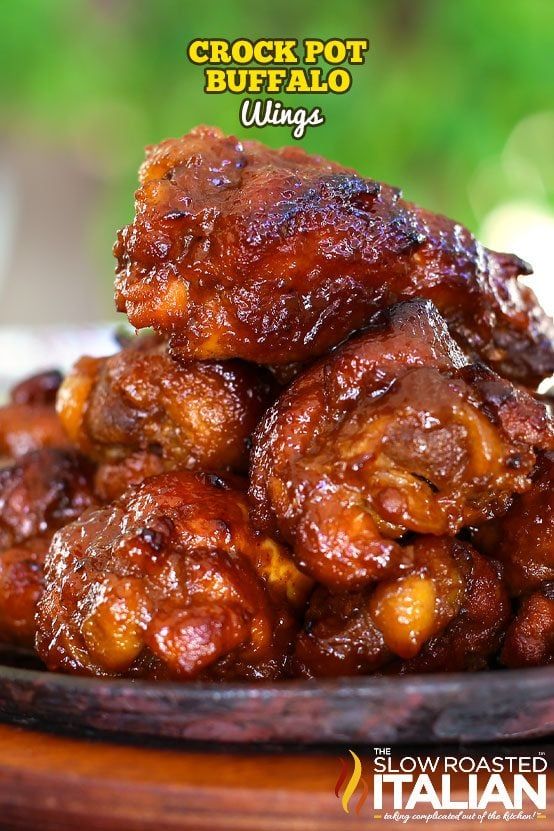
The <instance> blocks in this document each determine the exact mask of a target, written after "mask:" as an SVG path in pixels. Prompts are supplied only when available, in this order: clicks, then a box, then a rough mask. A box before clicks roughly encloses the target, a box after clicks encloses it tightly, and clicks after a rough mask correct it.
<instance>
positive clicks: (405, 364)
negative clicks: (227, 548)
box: [250, 301, 554, 590]
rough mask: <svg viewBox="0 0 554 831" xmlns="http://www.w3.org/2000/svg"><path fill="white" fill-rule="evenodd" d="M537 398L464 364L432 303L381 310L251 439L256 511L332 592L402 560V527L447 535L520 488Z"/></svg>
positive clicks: (534, 441)
mask: <svg viewBox="0 0 554 831" xmlns="http://www.w3.org/2000/svg"><path fill="white" fill-rule="evenodd" d="M553 442H554V434H553V432H552V425H551V423H550V419H549V416H548V413H547V410H546V408H545V406H544V404H542V403H540V402H539V401H537V400H535V399H534V398H533V397H531V396H529V395H527V394H526V393H524V392H521V391H520V390H518V389H517V388H515V387H514V386H512V385H511V384H510V382H508V381H505V380H502V379H501V378H499V377H498V376H497V375H495V374H494V373H493V372H492V371H491V370H489V369H488V368H487V367H485V366H484V365H468V364H467V360H466V358H465V357H464V355H463V354H462V352H461V351H460V350H459V348H458V347H457V346H456V344H455V343H454V341H453V340H452V338H451V337H450V336H449V334H448V331H447V329H446V326H445V323H444V321H443V320H442V318H441V317H440V315H439V314H438V312H437V311H436V309H435V308H434V307H433V305H432V304H431V303H429V301H408V302H405V303H402V304H398V305H397V306H395V307H392V308H391V309H390V310H388V311H387V312H386V313H382V314H381V315H380V316H379V317H378V319H377V320H376V321H374V323H373V325H372V326H371V327H370V328H369V329H368V330H367V332H365V333H364V334H363V335H362V336H361V337H358V338H355V339H354V340H351V341H350V342H348V343H347V344H346V345H345V346H344V347H343V348H341V349H339V350H337V351H336V352H334V353H333V354H331V355H330V356H329V357H327V358H326V359H324V360H322V361H320V362H319V363H318V364H316V365H315V366H313V367H312V368H310V369H308V370H307V371H306V372H305V373H304V374H303V375H301V376H300V377H299V378H298V379H297V380H296V381H294V382H293V384H292V385H291V386H290V387H289V389H288V390H287V391H286V392H285V393H284V394H283V395H282V396H281V397H280V398H279V399H278V401H277V402H276V403H275V404H274V405H273V407H272V408H271V409H270V410H269V411H268V412H267V413H266V416H265V417H264V420H263V421H262V424H261V425H260V427H259V428H258V430H257V431H256V434H255V437H254V447H253V456H252V463H251V487H250V495H251V498H252V500H253V504H254V511H253V518H254V521H255V524H257V526H258V527H259V528H262V529H264V530H265V531H267V532H270V533H271V532H274V531H275V530H278V531H279V532H280V533H281V535H282V536H283V538H284V539H286V540H287V541H289V542H290V543H291V544H292V545H293V546H294V552H295V558H296V561H297V562H298V564H299V566H300V567H301V568H303V569H305V570H306V571H307V573H309V574H311V575H312V576H313V577H314V578H315V579H316V580H317V581H318V582H321V583H323V584H325V585H327V586H329V587H331V588H332V589H334V590H339V589H344V588H349V589H355V588H359V587H361V586H364V585H365V584H367V583H370V582H372V581H374V580H376V579H383V578H384V577H390V576H394V575H395V574H397V573H399V572H400V571H402V570H403V569H406V568H409V567H410V558H409V549H407V548H406V547H405V546H403V545H401V543H400V541H401V538H402V537H404V536H405V534H406V533H407V532H416V533H419V534H433V535H436V536H441V535H444V534H446V535H455V534H457V533H458V532H459V531H460V529H461V528H462V527H463V526H466V525H471V524H473V523H480V522H483V521H484V520H486V519H488V518H490V517H494V516H496V515H497V514H499V513H501V512H503V511H504V510H505V509H506V507H507V504H508V503H509V500H510V497H511V494H513V493H515V492H523V491H525V490H527V489H528V488H529V487H530V484H531V480H530V474H531V473H532V470H533V467H534V464H535V459H536V454H535V450H536V448H551V447H553V446H554V445H553Z"/></svg>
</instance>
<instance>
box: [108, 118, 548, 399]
mask: <svg viewBox="0 0 554 831" xmlns="http://www.w3.org/2000/svg"><path fill="white" fill-rule="evenodd" d="M114 251H115V255H116V257H117V263H118V265H117V281H116V303H117V307H118V309H119V311H124V312H126V313H127V315H128V316H129V320H130V321H131V323H132V324H133V325H134V326H136V327H137V328H143V327H146V326H153V327H154V328H155V329H156V330H157V331H159V332H162V333H164V334H167V335H169V337H170V344H171V349H172V350H173V352H174V353H175V354H179V355H181V356H184V357H185V358H201V359H207V358H209V359H220V358H237V357H239V358H246V359H248V360H252V361H255V362H257V363H264V364H289V363H291V362H295V361H300V362H305V361H309V360H312V359H313V358H314V357H316V356H318V355H321V354H323V353H325V352H326V351H327V350H328V349H329V348H330V347H332V346H334V345H336V344H338V343H339V342H340V341H342V340H343V339H344V338H345V337H346V336H347V335H349V334H350V333H352V332H353V331H355V330H357V329H359V328H360V327H362V326H364V324H365V323H366V322H367V320H368V319H369V317H370V316H371V315H372V314H373V313H375V312H376V311H377V310H379V309H382V308H383V307H385V306H389V305H391V304H392V303H395V302H396V301H398V300H400V299H405V298H408V297H414V296H424V297H426V298H429V299H431V300H432V301H433V302H434V303H435V304H436V306H437V307H438V308H439V310H440V311H441V313H442V314H443V315H444V316H445V317H446V318H447V320H448V323H449V325H450V327H451V331H452V332H453V334H454V336H455V337H456V339H457V340H458V341H459V342H460V343H461V344H463V346H464V348H466V349H468V350H469V351H470V352H471V353H474V354H477V355H479V356H480V357H481V358H482V359H484V360H485V361H487V362H488V363H490V364H492V365H494V367H495V368H497V369H498V371H499V372H500V373H503V374H505V375H507V376H510V377H512V378H514V379H517V380H518V381H522V382H525V383H526V384H528V385H534V384H536V383H537V382H538V381H539V380H540V379H542V378H544V377H546V376H548V375H549V374H551V373H552V372H554V329H553V327H552V321H551V320H550V319H549V318H548V317H547V316H546V314H545V313H544V312H543V310H542V309H541V308H540V307H539V305H538V303H537V301H536V298H535V296H534V295H533V293H532V292H531V291H530V290H529V289H528V288H526V287H525V286H524V285H522V284H521V283H520V282H519V281H518V279H517V278H518V275H520V274H528V273H529V272H530V269H529V266H528V265H527V264H526V263H524V262H522V261H521V260H520V259H518V258H517V257H515V256H513V255H510V254H497V253H495V252H493V251H488V250H487V249H486V248H483V247H482V246H481V245H480V244H479V243H478V242H477V241H476V240H475V238H474V237H473V236H472V234H471V233H470V232H469V231H468V230H467V229H466V228H464V227H463V226H462V225H460V224H458V223H456V222H453V221H451V220H449V219H447V218H445V217H443V216H439V215H436V214H433V213H430V212H429V211H424V210H422V209H421V208H419V207H417V206H416V205H413V204H411V203H409V202H406V201H404V200H403V199H402V198H401V195H400V191H399V190H397V189H396V188H392V187H389V186H388V185H384V184H381V183H379V182H376V181H373V180H372V179H365V178H362V177H361V176H360V175H359V174H357V173H356V172H355V171H352V170H349V169H346V168H344V167H342V166H341V165H338V164H334V163H332V162H328V161H326V160H325V159H323V158H321V157H319V156H309V155H307V154H306V153H304V152H303V151H302V150H300V149H298V148H284V149H281V150H272V149H270V148H267V147H264V146H263V145H262V144H259V143H258V142H255V141H244V142H240V141H238V140H237V139H236V138H234V137H231V136H225V135H224V134H223V133H221V132H220V131H219V130H216V129H211V128H197V129H195V130H193V131H192V132H191V133H189V134H188V135H186V136H183V137H182V138H180V139H169V140H167V141H164V142H162V143H161V144H159V145H157V146H155V147H150V148H149V149H148V154H147V158H146V161H145V163H144V164H143V166H142V167H141V170H140V188H139V190H138V191H137V194H136V211H135V219H134V221H133V222H132V223H131V224H130V225H128V226H127V227H126V228H124V229H123V230H122V231H120V233H119V236H118V240H117V243H116V245H115V249H114Z"/></svg>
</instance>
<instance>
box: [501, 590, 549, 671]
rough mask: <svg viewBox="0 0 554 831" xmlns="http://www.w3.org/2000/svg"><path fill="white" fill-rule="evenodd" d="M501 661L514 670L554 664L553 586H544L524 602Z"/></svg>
mask: <svg viewBox="0 0 554 831" xmlns="http://www.w3.org/2000/svg"><path fill="white" fill-rule="evenodd" d="M500 662H501V663H502V664H504V666H507V667H511V668H513V669H517V668H519V667H538V666H545V665H546V664H552V663H554V583H544V584H543V585H542V586H541V587H540V589H538V590H537V591H535V592H533V593H532V594H530V595H529V596H528V597H526V598H525V599H524V600H523V602H522V604H521V606H520V609H519V611H518V613H517V615H516V617H515V619H514V621H513V622H512V624H511V626H510V627H509V629H508V632H507V633H506V640H505V641H504V646H503V648H502V652H501V653H500Z"/></svg>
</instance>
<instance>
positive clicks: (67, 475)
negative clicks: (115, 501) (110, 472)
mask: <svg viewBox="0 0 554 831" xmlns="http://www.w3.org/2000/svg"><path fill="white" fill-rule="evenodd" d="M92 504H94V496H93V493H92V467H91V465H89V463H88V462H87V461H86V460H85V459H83V458H82V457H81V456H79V455H78V454H76V453H74V452H71V451H63V450H53V449H43V450H39V451H35V452H33V453H29V454H27V455H26V456H23V457H22V458H21V459H20V460H19V461H18V462H17V463H16V464H14V465H12V466H11V467H7V468H4V469H3V470H1V471H0V641H2V642H4V643H13V644H17V645H20V646H28V647H31V646H33V643H34V632H35V621H34V618H35V608H36V604H37V601H38V598H39V596H40V593H41V591H42V585H43V565H44V559H45V556H46V553H47V551H48V546H49V543H50V539H51V537H52V534H53V532H54V531H56V530H57V529H58V528H60V527H62V526H63V525H65V524H66V523H67V522H71V521H72V520H74V519H76V518H77V517H78V516H79V515H80V514H81V513H82V512H83V511H84V510H85V509H86V508H88V507H90V506H91V505H92Z"/></svg>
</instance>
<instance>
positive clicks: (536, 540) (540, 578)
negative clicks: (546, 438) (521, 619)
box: [474, 453, 554, 595]
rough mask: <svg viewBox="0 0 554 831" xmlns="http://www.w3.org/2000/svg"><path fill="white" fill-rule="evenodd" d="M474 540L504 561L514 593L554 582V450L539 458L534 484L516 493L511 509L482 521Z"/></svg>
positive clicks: (508, 583) (487, 552) (524, 591)
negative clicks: (496, 516)
mask: <svg viewBox="0 0 554 831" xmlns="http://www.w3.org/2000/svg"><path fill="white" fill-rule="evenodd" d="M474 542H475V544H476V545H477V547H478V548H479V549H480V550H482V551H483V552H484V553H485V554H488V555H490V556H492V557H496V558H497V559H498V560H500V561H501V562H502V563H503V565H504V578H505V580H506V583H507V585H508V587H509V589H510V592H511V593H512V594H513V595H521V594H527V593H528V592H530V591H532V590H533V589H538V588H540V586H541V584H542V583H544V582H546V581H549V582H553V585H554V453H545V454H544V455H543V456H541V458H540V459H539V462H538V464H537V467H536V470H535V472H534V474H533V483H532V486H531V488H530V489H529V490H528V491H527V492H526V493H523V494H520V495H518V496H516V497H515V499H514V501H513V504H512V506H511V507H510V509H509V511H508V513H507V514H506V515H505V516H503V517H500V518H499V519H497V520H494V521H493V522H488V523H486V524H485V525H482V526H481V527H480V528H479V529H478V530H477V532H476V533H475V535H474Z"/></svg>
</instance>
